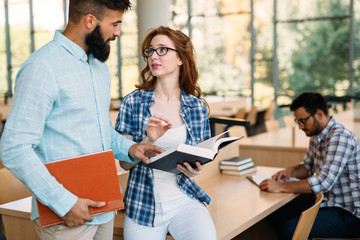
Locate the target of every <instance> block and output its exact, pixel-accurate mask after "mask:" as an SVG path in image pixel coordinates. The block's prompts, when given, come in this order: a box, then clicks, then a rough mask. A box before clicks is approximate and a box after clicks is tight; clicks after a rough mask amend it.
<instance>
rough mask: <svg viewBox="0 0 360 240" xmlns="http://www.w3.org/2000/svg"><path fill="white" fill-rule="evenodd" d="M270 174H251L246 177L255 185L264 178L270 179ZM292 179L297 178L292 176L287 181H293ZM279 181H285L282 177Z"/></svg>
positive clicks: (296, 179) (295, 179)
mask: <svg viewBox="0 0 360 240" xmlns="http://www.w3.org/2000/svg"><path fill="white" fill-rule="evenodd" d="M271 177H272V175H270V174H269V175H251V176H246V178H247V179H249V180H250V181H251V182H253V183H254V184H256V185H257V186H259V185H260V183H261V182H262V181H264V180H266V179H271ZM293 181H299V179H298V178H294V177H291V178H290V179H289V182H293ZM279 182H285V181H284V180H283V179H281V180H280V181H279Z"/></svg>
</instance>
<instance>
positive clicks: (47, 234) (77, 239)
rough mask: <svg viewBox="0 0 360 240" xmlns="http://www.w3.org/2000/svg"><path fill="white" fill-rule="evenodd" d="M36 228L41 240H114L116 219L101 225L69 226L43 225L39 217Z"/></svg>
mask: <svg viewBox="0 0 360 240" xmlns="http://www.w3.org/2000/svg"><path fill="white" fill-rule="evenodd" d="M35 228H36V232H37V233H38V235H39V238H40V239H41V240H112V239H113V232H114V219H112V220H110V221H109V222H107V223H104V224H100V225H85V224H84V225H81V226H77V227H67V226H66V225H65V224H57V225H53V226H49V227H41V224H40V219H39V218H38V219H36V220H35Z"/></svg>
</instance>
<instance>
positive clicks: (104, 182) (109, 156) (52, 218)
mask: <svg viewBox="0 0 360 240" xmlns="http://www.w3.org/2000/svg"><path fill="white" fill-rule="evenodd" d="M45 166H46V167H47V169H48V170H49V172H50V174H51V175H53V176H54V177H55V178H56V180H57V181H58V182H59V183H61V184H62V185H63V186H64V187H65V188H66V189H67V190H69V191H70V192H72V193H73V194H75V195H76V196H78V197H79V198H88V199H91V200H94V201H103V202H106V205H105V206H104V207H101V208H90V214H91V215H97V214H101V213H106V212H112V211H116V210H120V209H124V204H123V201H122V196H121V191H120V184H119V179H118V175H117V171H116V165H115V158H114V153H113V151H112V150H108V151H103V152H98V153H94V154H88V155H82V156H78V157H74V158H69V159H64V160H58V161H53V162H49V163H45ZM37 205H38V209H39V215H40V221H41V226H42V227H46V226H51V225H55V224H59V223H62V222H63V221H62V219H61V218H60V217H59V216H58V215H57V214H56V213H54V212H53V211H52V210H51V209H50V208H48V207H47V206H45V205H43V204H42V203H40V202H39V201H37Z"/></svg>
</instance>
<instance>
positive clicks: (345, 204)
mask: <svg viewBox="0 0 360 240" xmlns="http://www.w3.org/2000/svg"><path fill="white" fill-rule="evenodd" d="M304 166H305V167H306V169H307V170H308V171H309V174H310V176H312V177H310V178H308V181H309V184H310V186H311V189H312V190H313V192H314V193H318V192H323V193H324V201H323V203H322V204H321V206H322V207H341V208H343V209H345V210H347V211H349V212H351V213H353V214H354V215H356V216H357V217H360V144H359V141H358V139H357V138H356V137H355V136H354V134H353V133H352V132H351V131H350V130H349V129H347V128H346V127H344V126H343V125H342V124H340V123H338V122H336V120H335V118H333V117H332V118H331V120H330V122H329V123H328V125H327V126H326V128H325V129H324V130H323V131H322V132H321V133H320V134H319V135H317V136H313V137H311V139H310V146H309V151H308V152H307V154H306V156H305V158H304ZM313 174H315V175H314V176H313Z"/></svg>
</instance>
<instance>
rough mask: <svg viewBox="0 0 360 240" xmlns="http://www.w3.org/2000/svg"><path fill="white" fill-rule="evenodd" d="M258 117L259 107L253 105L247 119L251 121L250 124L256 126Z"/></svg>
mask: <svg viewBox="0 0 360 240" xmlns="http://www.w3.org/2000/svg"><path fill="white" fill-rule="evenodd" d="M256 117H257V107H255V106H252V107H251V109H250V111H249V112H248V114H247V116H246V120H248V121H249V122H250V126H254V125H255V124H256Z"/></svg>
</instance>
